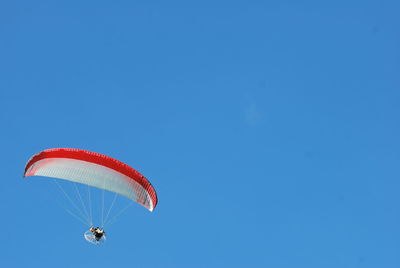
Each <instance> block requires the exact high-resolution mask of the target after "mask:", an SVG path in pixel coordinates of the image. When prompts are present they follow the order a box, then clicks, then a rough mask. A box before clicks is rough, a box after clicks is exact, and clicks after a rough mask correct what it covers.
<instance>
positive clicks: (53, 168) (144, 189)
mask: <svg viewBox="0 0 400 268" xmlns="http://www.w3.org/2000/svg"><path fill="white" fill-rule="evenodd" d="M29 176H44V177H52V178H58V179H63V180H68V181H73V182H78V183H81V184H86V185H90V186H94V187H97V188H101V189H104V190H107V191H110V192H115V193H117V194H120V195H123V196H125V197H127V198H129V199H131V200H133V201H135V202H137V203H139V204H140V205H142V206H144V207H145V208H147V209H148V210H150V211H153V210H154V208H155V207H156V206H157V194H156V191H155V189H154V187H153V186H152V185H151V183H150V182H149V181H148V180H147V179H146V178H145V177H144V176H143V175H142V174H140V173H139V172H138V171H136V170H135V169H133V168H132V167H130V166H128V165H127V164H125V163H122V162H121V161H118V160H117V159H114V158H111V157H109V156H106V155H102V154H99V153H95V152H90V151H86V150H81V149H72V148H55V149H48V150H44V151H42V152H40V153H38V154H36V155H34V156H33V157H32V158H31V159H30V160H29V161H28V163H27V164H26V167H25V172H24V177H29Z"/></svg>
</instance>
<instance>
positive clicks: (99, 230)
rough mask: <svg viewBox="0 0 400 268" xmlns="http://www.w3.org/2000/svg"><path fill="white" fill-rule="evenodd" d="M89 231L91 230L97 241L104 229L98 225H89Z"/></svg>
mask: <svg viewBox="0 0 400 268" xmlns="http://www.w3.org/2000/svg"><path fill="white" fill-rule="evenodd" d="M89 231H90V232H92V233H93V234H94V238H95V239H96V240H97V241H100V239H101V238H102V237H103V235H104V234H105V232H104V230H103V229H101V228H100V227H96V228H94V227H93V226H92V227H90V230H89Z"/></svg>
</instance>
